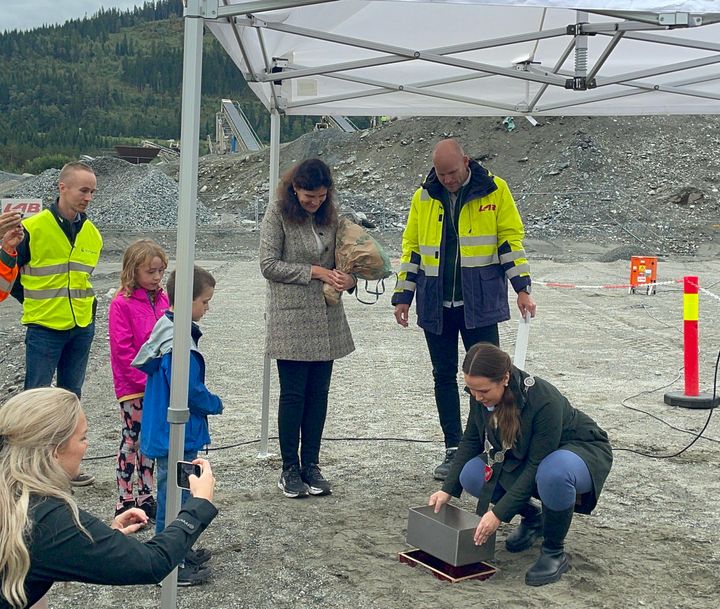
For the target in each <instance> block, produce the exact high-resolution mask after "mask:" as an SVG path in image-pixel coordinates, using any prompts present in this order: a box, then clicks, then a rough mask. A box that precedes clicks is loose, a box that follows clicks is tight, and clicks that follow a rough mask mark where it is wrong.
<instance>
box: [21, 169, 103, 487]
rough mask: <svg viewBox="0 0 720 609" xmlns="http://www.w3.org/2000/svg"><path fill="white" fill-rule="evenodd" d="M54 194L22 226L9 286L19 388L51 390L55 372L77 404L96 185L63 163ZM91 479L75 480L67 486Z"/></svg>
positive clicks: (95, 234) (90, 323) (89, 302)
mask: <svg viewBox="0 0 720 609" xmlns="http://www.w3.org/2000/svg"><path fill="white" fill-rule="evenodd" d="M58 187H59V191H60V192H59V197H58V199H57V200H56V202H55V203H54V204H53V205H51V206H50V207H49V208H48V209H45V210H43V211H41V212H40V213H39V214H37V215H35V216H32V217H30V218H26V219H25V220H23V227H24V228H25V238H24V239H23V240H22V242H20V244H19V245H18V246H17V252H18V256H17V264H18V266H19V267H20V282H19V284H20V285H18V282H16V284H15V286H14V288H13V292H12V293H13V296H15V297H16V298H17V299H18V300H19V301H20V302H22V304H23V317H22V323H23V324H24V325H25V326H26V328H27V329H26V334H25V389H33V388H35V387H48V386H50V384H51V382H52V379H53V376H54V375H55V372H56V371H57V386H58V387H62V388H64V389H67V390H68V391H72V392H73V393H75V394H76V395H77V396H78V397H80V392H81V389H82V385H83V382H84V381H85V370H86V368H87V362H88V356H89V355H90V346H91V344H92V340H93V336H94V334H95V309H96V306H97V302H96V300H95V293H94V292H93V289H92V284H91V283H90V275H91V274H92V272H93V271H94V270H95V266H96V265H97V262H98V259H99V258H100V251H101V250H102V245H103V242H102V237H101V236H100V232H99V231H98V229H97V228H95V226H94V225H93V223H92V222H90V220H88V218H87V215H86V214H85V210H86V209H87V207H88V205H89V203H90V201H92V199H93V194H94V193H95V190H96V188H97V180H96V178H95V173H94V172H93V170H92V168H91V167H89V166H88V165H86V164H85V163H81V162H74V163H68V164H67V165H65V167H63V168H62V170H61V171H60V176H59V178H58ZM16 288H17V289H16ZM93 480H94V477H92V476H89V475H87V474H84V473H81V474H80V476H79V477H78V478H77V479H75V480H73V484H74V485H76V486H84V485H87V484H92V482H93Z"/></svg>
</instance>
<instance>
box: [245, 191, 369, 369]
mask: <svg viewBox="0 0 720 609" xmlns="http://www.w3.org/2000/svg"><path fill="white" fill-rule="evenodd" d="M314 228H315V232H313V219H312V218H307V220H306V221H305V222H304V223H302V224H291V223H289V222H287V221H286V220H285V219H284V218H283V216H282V213H281V211H280V206H279V204H278V203H277V202H275V203H273V204H272V205H270V206H269V207H268V209H267V211H266V212H265V217H264V218H263V222H262V227H261V232H260V252H259V257H260V270H261V271H262V274H263V277H265V279H267V280H268V281H267V299H266V315H265V318H266V333H265V354H266V355H267V356H268V357H270V358H272V359H287V360H295V361H305V362H315V361H329V360H335V359H338V358H340V357H343V356H345V355H347V354H348V353H352V352H353V351H354V350H355V345H354V344H353V339H352V335H351V334H350V327H349V326H348V323H347V318H346V317H345V310H344V309H343V305H342V301H341V302H340V303H339V304H337V305H333V306H328V305H327V304H326V303H325V297H324V296H323V290H322V281H320V280H319V279H311V265H313V264H315V265H318V266H324V267H325V268H328V269H332V268H334V267H335V233H336V231H337V225H332V226H315V227H314ZM315 233H317V235H318V237H319V238H320V241H321V242H322V245H323V251H322V253H318V243H317V239H316V238H315Z"/></svg>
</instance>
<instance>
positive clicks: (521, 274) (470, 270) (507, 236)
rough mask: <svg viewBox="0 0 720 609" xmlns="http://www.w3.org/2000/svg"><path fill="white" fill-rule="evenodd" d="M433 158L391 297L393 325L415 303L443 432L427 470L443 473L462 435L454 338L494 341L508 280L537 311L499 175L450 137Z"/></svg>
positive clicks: (528, 309)
mask: <svg viewBox="0 0 720 609" xmlns="http://www.w3.org/2000/svg"><path fill="white" fill-rule="evenodd" d="M432 160H433V169H432V170H431V171H430V173H429V174H428V176H427V178H425V181H424V182H423V184H422V186H421V187H420V188H418V189H417V191H416V192H415V194H414V196H413V198H412V202H411V204H410V212H409V214H408V220H407V225H406V227H405V232H404V233H403V243H402V257H401V259H400V262H401V266H400V272H399V273H398V283H397V286H396V288H395V293H394V294H393V297H392V304H393V305H394V306H395V319H396V321H397V323H399V324H400V325H401V326H403V327H407V325H408V312H409V309H410V304H411V303H412V301H413V299H415V301H416V303H417V315H418V325H419V326H420V327H421V328H422V329H423V330H424V331H425V340H426V342H427V345H428V350H429V352H430V360H431V362H432V367H433V378H434V382H435V403H436V406H437V409H438V415H439V418H440V426H441V427H442V430H443V434H444V436H445V459H444V461H443V462H442V463H441V464H440V465H438V467H436V468H435V471H434V473H433V476H434V477H435V479H436V480H444V479H445V477H446V476H447V474H448V472H449V471H450V467H451V464H452V460H453V457H454V456H455V450H456V449H457V447H458V444H459V443H460V438H461V437H462V426H461V421H460V396H459V394H458V385H457V374H458V335H460V336H461V337H462V341H463V345H464V346H465V350H467V349H469V348H470V347H471V346H472V345H474V344H475V343H478V342H489V343H493V344H495V345H499V342H500V341H499V333H498V323H499V322H501V321H506V320H508V319H510V308H509V306H508V296H507V291H508V281H510V283H511V284H512V287H513V289H514V290H515V292H516V293H517V295H518V297H517V305H518V308H519V309H520V313H521V315H523V316H524V315H525V314H526V313H529V314H530V315H535V302H534V301H533V299H532V297H531V296H530V283H531V281H530V266H529V264H528V261H527V259H526V257H525V250H524V247H523V237H524V235H525V231H524V228H523V223H522V220H521V218H520V214H519V212H518V209H517V206H516V205H515V201H514V200H513V197H512V194H511V193H510V189H509V188H508V186H507V184H506V183H505V181H504V180H503V179H501V178H499V177H497V176H494V175H492V174H490V173H489V172H488V171H487V170H486V169H485V168H484V167H482V166H481V165H480V164H478V163H477V162H475V161H472V160H470V159H469V158H468V157H467V156H466V155H465V152H464V151H463V149H462V147H461V146H460V144H459V143H458V142H457V141H456V140H454V139H446V140H442V141H441V142H439V143H438V144H437V145H436V146H435V148H434V150H433V157H432ZM408 382H412V381H411V380H410V379H409V380H408Z"/></svg>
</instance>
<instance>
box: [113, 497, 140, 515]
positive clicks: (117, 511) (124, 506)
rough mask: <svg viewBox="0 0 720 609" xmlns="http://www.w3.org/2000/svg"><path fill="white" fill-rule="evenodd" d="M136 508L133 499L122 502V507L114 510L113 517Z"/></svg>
mask: <svg viewBox="0 0 720 609" xmlns="http://www.w3.org/2000/svg"><path fill="white" fill-rule="evenodd" d="M134 507H137V506H136V505H135V499H128V500H127V501H123V502H122V505H121V506H119V507H116V508H115V516H116V517H117V516H120V514H122V513H123V512H127V511H128V510H129V509H131V508H134Z"/></svg>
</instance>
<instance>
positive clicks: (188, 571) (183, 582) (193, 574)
mask: <svg viewBox="0 0 720 609" xmlns="http://www.w3.org/2000/svg"><path fill="white" fill-rule="evenodd" d="M209 580H210V569H208V568H207V567H197V566H190V565H185V566H184V567H178V575H177V585H178V587H183V588H186V587H188V586H200V585H201V584H205V583H207V582H208V581H209Z"/></svg>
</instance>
